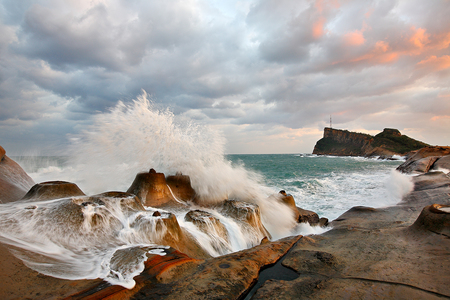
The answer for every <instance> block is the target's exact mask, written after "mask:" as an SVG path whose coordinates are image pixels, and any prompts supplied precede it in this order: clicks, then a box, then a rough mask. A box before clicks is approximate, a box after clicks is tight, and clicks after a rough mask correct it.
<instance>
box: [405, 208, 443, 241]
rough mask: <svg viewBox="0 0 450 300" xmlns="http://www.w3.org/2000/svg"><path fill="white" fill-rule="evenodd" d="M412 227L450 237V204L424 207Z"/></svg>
mask: <svg viewBox="0 0 450 300" xmlns="http://www.w3.org/2000/svg"><path fill="white" fill-rule="evenodd" d="M412 227H415V228H418V229H424V230H429V231H431V232H433V233H438V234H443V235H446V236H447V237H449V238H450V205H440V204H433V205H429V206H426V207H424V209H423V210H422V212H421V213H420V215H419V217H418V218H417V220H416V222H414V224H413V225H412Z"/></svg>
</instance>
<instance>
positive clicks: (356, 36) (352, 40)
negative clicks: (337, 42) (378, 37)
mask: <svg viewBox="0 0 450 300" xmlns="http://www.w3.org/2000/svg"><path fill="white" fill-rule="evenodd" d="M344 41H345V43H346V44H347V45H350V46H359V45H362V44H364V42H365V41H366V39H365V38H364V34H363V33H362V31H360V30H355V31H352V32H348V33H346V34H345V35H344Z"/></svg>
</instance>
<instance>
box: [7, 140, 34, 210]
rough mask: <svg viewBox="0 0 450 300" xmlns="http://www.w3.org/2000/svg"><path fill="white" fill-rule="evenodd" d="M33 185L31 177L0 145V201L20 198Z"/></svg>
mask: <svg viewBox="0 0 450 300" xmlns="http://www.w3.org/2000/svg"><path fill="white" fill-rule="evenodd" d="M33 185H34V181H33V179H31V177H30V176H28V174H27V173H26V172H25V171H24V170H23V169H22V168H21V167H20V166H19V164H17V163H16V162H15V161H14V160H12V159H11V158H9V157H8V156H7V155H6V151H5V149H3V147H2V146H0V203H8V202H12V201H16V200H19V199H21V198H22V197H23V196H24V195H25V194H26V193H27V191H28V190H29V189H30V188H31V187H32V186H33Z"/></svg>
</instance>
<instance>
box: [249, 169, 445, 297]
mask: <svg viewBox="0 0 450 300" xmlns="http://www.w3.org/2000/svg"><path fill="white" fill-rule="evenodd" d="M430 175H431V176H430ZM429 177H436V175H434V174H425V175H421V176H418V177H415V178H414V181H415V182H416V189H415V191H413V192H412V193H410V194H409V195H408V196H407V197H406V198H405V199H404V200H403V201H402V202H401V203H399V205H397V206H394V207H390V208H383V209H374V208H369V207H355V208H353V209H351V210H350V211H348V212H346V213H344V214H343V215H342V216H341V217H339V218H338V219H336V220H334V221H333V222H332V224H331V225H332V226H333V227H334V228H333V229H332V230H330V231H328V232H326V233H325V234H323V235H321V236H310V237H304V238H302V239H301V240H300V241H299V242H298V244H297V245H296V246H295V249H293V251H291V252H290V253H289V254H288V255H287V256H286V258H285V259H284V261H283V265H284V266H286V267H289V268H291V269H293V270H295V271H296V272H297V273H298V274H299V277H298V278H297V279H295V280H292V281H279V280H270V281H267V282H266V283H265V284H264V285H263V286H262V287H261V288H260V289H259V290H258V291H257V292H256V294H255V295H254V297H253V298H252V299H342V298H345V299H442V298H450V286H449V284H448V283H449V282H450V235H449V234H448V233H449V229H450V213H448V212H447V210H448V205H449V204H450V196H449V193H450V178H448V177H446V176H443V175H442V174H441V176H440V178H439V180H438V181H439V182H440V184H439V185H437V186H433V185H432V184H428V185H426V184H424V181H425V182H426V179H428V178H429ZM433 179H437V178H433ZM433 181H434V180H430V181H428V183H431V182H433ZM444 181H445V183H444ZM427 187H428V188H427ZM435 202H437V203H441V205H432V204H433V203H435ZM424 205H426V207H424Z"/></svg>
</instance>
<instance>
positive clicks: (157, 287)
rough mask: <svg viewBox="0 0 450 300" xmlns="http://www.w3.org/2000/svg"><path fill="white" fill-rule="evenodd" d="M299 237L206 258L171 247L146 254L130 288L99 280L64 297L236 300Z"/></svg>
mask: <svg viewBox="0 0 450 300" xmlns="http://www.w3.org/2000/svg"><path fill="white" fill-rule="evenodd" d="M300 238H301V236H295V237H289V238H285V239H282V240H279V241H275V242H266V243H263V244H261V245H259V246H256V247H253V248H251V249H247V250H243V251H240V252H236V253H231V254H228V255H224V256H220V257H217V258H212V259H207V260H197V259H192V258H189V257H188V256H186V255H184V254H182V253H180V252H178V251H176V250H174V249H172V250H171V252H170V253H168V254H167V256H151V257H149V259H148V261H147V263H146V269H145V270H144V272H142V274H141V275H139V276H138V277H136V278H135V280H136V282H137V284H136V287H135V288H133V289H131V290H127V289H125V288H123V287H120V286H111V285H109V284H107V283H102V284H98V285H97V286H95V287H93V288H90V289H88V290H85V291H83V292H80V293H77V294H74V295H72V296H70V297H68V298H66V299H104V298H106V297H107V298H108V299H177V300H179V299H238V298H239V297H241V296H242V295H244V294H245V293H246V291H248V289H249V288H250V287H251V286H252V285H253V284H255V282H256V280H257V278H258V274H259V272H260V270H261V268H263V267H264V266H267V265H271V264H274V263H275V262H276V261H278V260H279V259H280V258H281V257H282V256H283V255H285V254H286V253H287V251H289V249H290V248H291V247H292V246H293V245H294V244H295V243H296V242H297V241H298V240H299V239H300Z"/></svg>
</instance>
